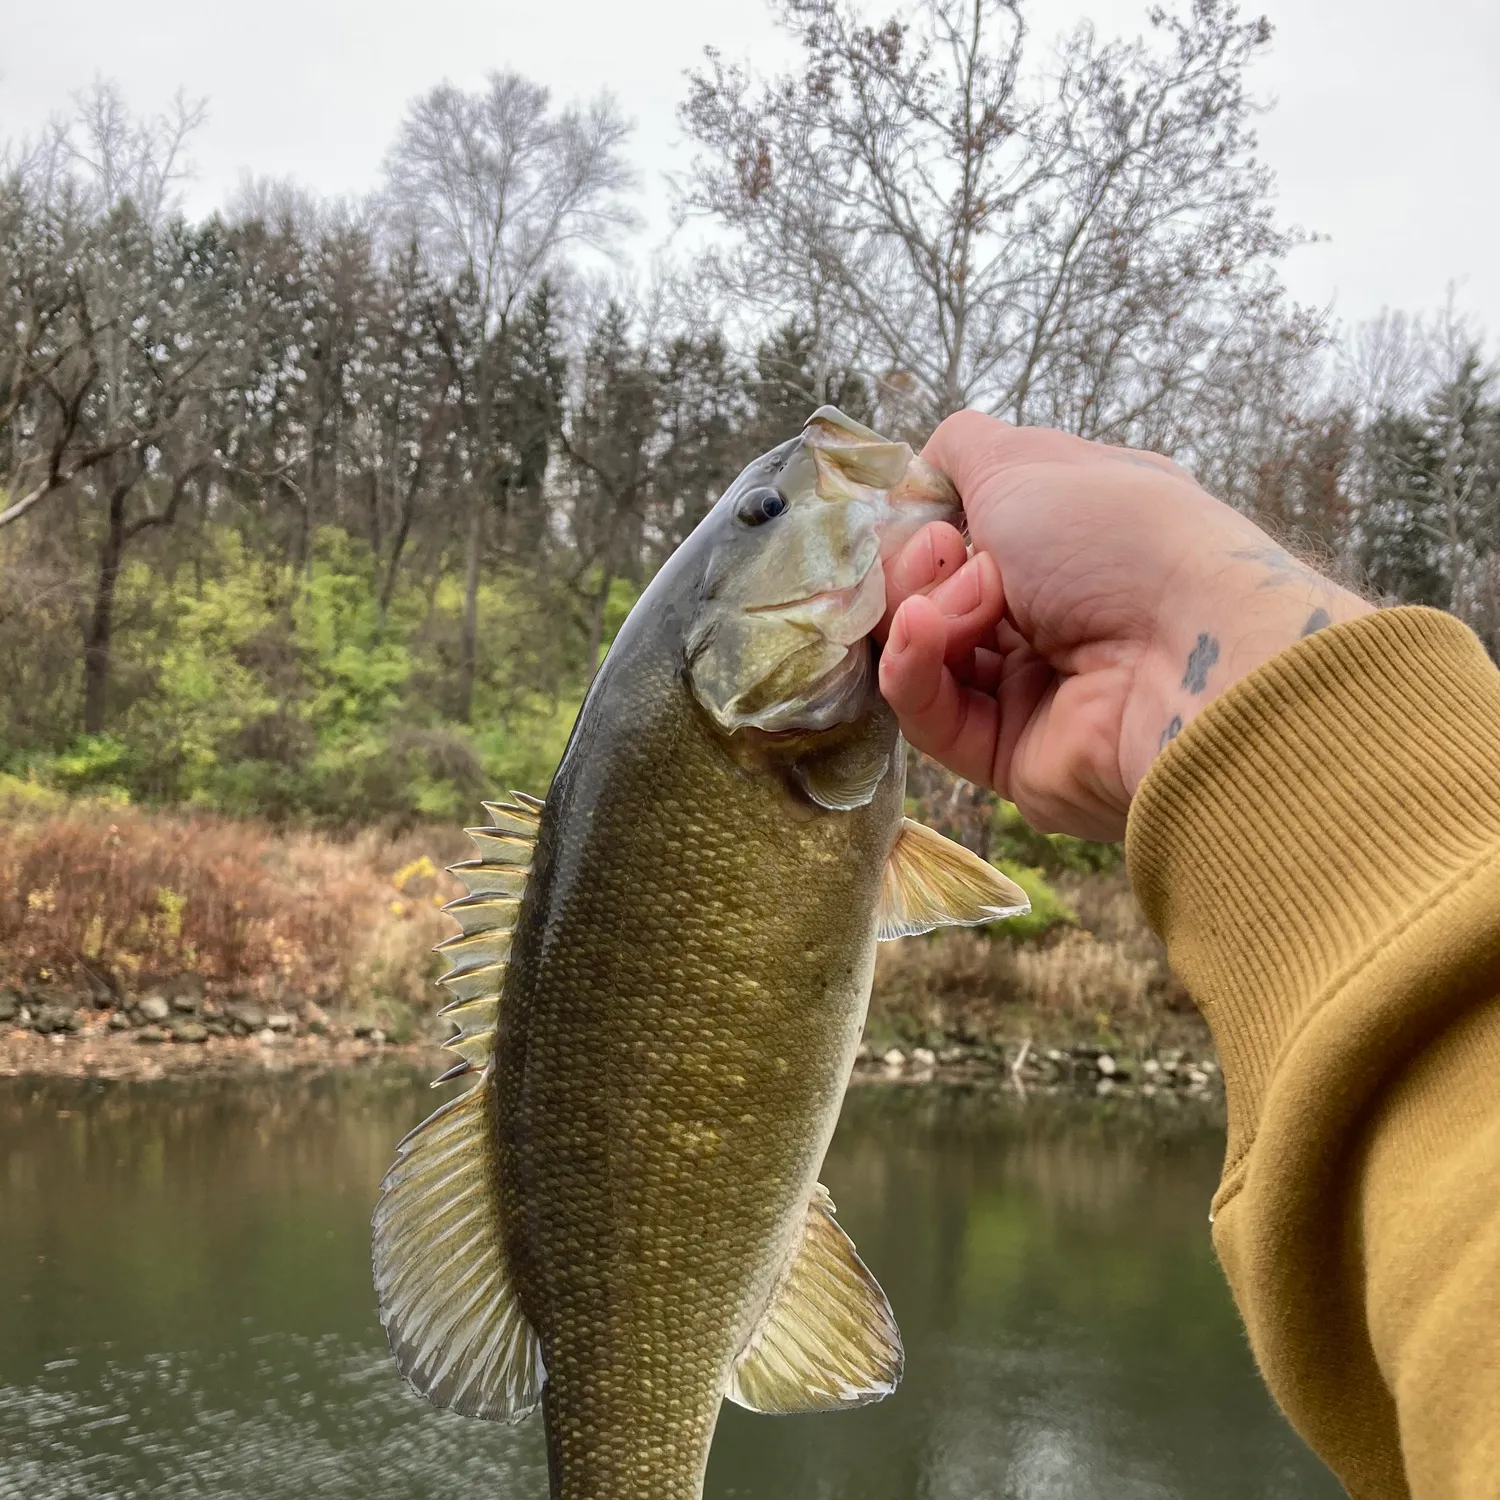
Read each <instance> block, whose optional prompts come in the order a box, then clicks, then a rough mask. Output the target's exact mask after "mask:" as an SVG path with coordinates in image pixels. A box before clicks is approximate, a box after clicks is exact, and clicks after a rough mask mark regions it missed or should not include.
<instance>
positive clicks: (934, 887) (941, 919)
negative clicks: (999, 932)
mask: <svg viewBox="0 0 1500 1500" xmlns="http://www.w3.org/2000/svg"><path fill="white" fill-rule="evenodd" d="M1030 910H1031V901H1030V899H1029V898H1028V897H1027V895H1026V892H1025V891H1023V890H1022V889H1021V887H1020V886H1018V885H1017V884H1016V883H1015V881H1013V880H1011V879H1010V878H1009V876H1006V875H1002V874H1001V873H1000V871H999V870H997V869H996V868H995V867H994V866H993V865H991V864H988V863H986V862H985V861H984V860H982V859H980V857H979V856H978V855H977V854H975V853H974V852H973V851H972V850H970V849H965V848H964V846H963V845H962V844H955V843H954V842H953V840H952V839H945V838H944V837H943V836H942V834H940V833H937V832H935V831H934V830H933V829H931V828H927V827H924V826H923V825H922V824H921V823H914V822H912V820H911V819H910V818H907V819H906V820H905V821H904V822H903V823H902V825H901V831H900V833H899V834H897V836H896V843H895V846H894V847H893V848H892V850H891V852H890V856H889V858H887V860H886V862H885V874H884V876H883V877H882V879H881V883H880V925H879V927H878V929H877V931H876V936H877V937H878V938H879V939H880V940H881V941H882V942H886V941H888V940H889V939H891V938H902V937H911V936H913V935H914V934H916V933H919V932H931V931H932V929H933V928H934V927H950V926H956V927H974V926H977V925H978V924H980V923H981V922H994V921H998V920H999V919H1000V918H1001V917H1018V916H1020V915H1021V914H1022V913H1023V912H1028V911H1030Z"/></svg>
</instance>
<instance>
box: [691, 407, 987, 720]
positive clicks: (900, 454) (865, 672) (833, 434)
mask: <svg viewBox="0 0 1500 1500" xmlns="http://www.w3.org/2000/svg"><path fill="white" fill-rule="evenodd" d="M959 513H960V508H959V502H958V496H957V494H956V493H955V491H954V489H953V486H952V485H951V484H950V483H949V481H948V480H947V479H946V478H945V477H944V476H943V475H942V474H940V473H939V472H938V471H937V470H936V469H935V468H933V467H932V465H931V464H929V463H927V462H926V461H925V460H923V459H921V458H919V457H918V456H917V455H916V454H915V453H913V451H912V449H911V446H910V445H909V444H907V443H902V442H892V441H891V440H889V439H888V438H883V437H881V436H880V434H879V433H877V432H872V431H871V430H870V429H869V428H868V427H865V426H863V425H862V424H861V423H859V422H856V421H854V420H853V419H852V418H850V417H846V416H845V415H844V414H843V412H841V411H839V410H838V409H837V408H835V407H832V406H823V407H820V408H819V409H818V410H817V411H815V412H814V413H813V415H812V416H811V417H810V418H809V419H808V422H807V425H806V426H805V427H804V428H803V430H802V434H801V436H800V437H797V438H794V439H793V440H792V441H791V442H789V443H784V444H782V445H781V447H779V448H775V449H773V450H772V451H771V452H770V453H767V454H765V455H763V456H762V457H761V458H758V459H757V460H756V461H755V462H754V463H752V464H751V465H750V466H749V467H748V468H747V469H746V470H745V472H744V473H743V474H741V475H740V477H739V478H738V479H737V480H736V481H735V482H734V484H733V485H731V486H730V488H729V490H728V491H727V492H726V493H725V495H724V497H723V499H721V500H720V501H719V503H718V505H717V506H715V508H714V514H713V516H712V517H711V518H710V521H709V523H708V524H711V525H713V526H714V527H715V528H716V533H715V541H714V546H713V550H712V554H711V557H710V559H709V563H708V566H707V570H706V572H705V575H704V584H703V589H702V592H701V594H700V597H699V601H698V605H697V608H696V611H695V613H694V615H693V618H692V620H691V622H690V625H689V628H688V633H687V674H688V681H689V683H690V685H691V688H692V691H693V694H694V696H695V697H696V698H697V700H698V702H699V703H700V704H701V705H702V707H703V708H704V709H705V710H706V711H707V713H708V714H709V716H710V717H711V718H712V719H713V720H714V722H715V723H716V724H717V725H718V726H719V728H720V729H721V730H723V732H724V733H725V734H733V733H735V732H736V731H737V730H740V729H746V728H754V729H760V730H766V731H770V732H785V731H790V730H796V731H802V732H816V731H819V730H825V729H829V728H832V727H833V726H834V725H837V724H845V723H849V722H851V721H853V720H854V719H856V718H858V717H859V715H860V714H861V713H862V712H863V710H864V708H865V706H866V704H867V703H868V701H869V697H870V694H871V693H872V692H873V691H874V683H873V672H872V669H871V668H872V664H871V652H870V645H869V641H868V637H869V634H870V632H871V631H872V630H873V629H874V628H875V626H876V625H877V624H878V623H879V622H880V618H881V616H882V615H883V614H884V613H885V573H884V570H883V568H882V567H881V562H882V559H883V558H885V557H888V556H890V555H891V554H892V553H893V552H895V551H896V550H898V549H899V548H900V547H901V546H902V544H903V543H904V542H906V541H907V540H908V539H909V538H910V537H911V536H912V535H913V534H914V533H915V532H917V531H918V530H919V529H920V528H921V527H922V526H924V525H926V524H927V523H928V522H929V521H938V520H955V519H957V517H958V515H959Z"/></svg>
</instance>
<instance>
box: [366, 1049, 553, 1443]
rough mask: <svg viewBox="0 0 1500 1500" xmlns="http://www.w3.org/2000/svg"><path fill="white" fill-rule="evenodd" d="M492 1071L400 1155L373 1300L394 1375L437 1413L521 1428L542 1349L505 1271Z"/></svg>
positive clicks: (389, 1189) (379, 1226)
mask: <svg viewBox="0 0 1500 1500" xmlns="http://www.w3.org/2000/svg"><path fill="white" fill-rule="evenodd" d="M493 1086H494V1085H493V1075H492V1071H491V1070H490V1069H489V1068H486V1069H485V1071H484V1073H483V1075H482V1077H481V1078H480V1081H479V1083H478V1084H477V1085H476V1086H475V1087H473V1088H471V1089H469V1090H468V1091H467V1092H466V1093H463V1094H460V1095H459V1096H458V1097H457V1098H456V1099H450V1100H449V1101H448V1102H447V1103H446V1104H445V1105H443V1107H442V1108H441V1109H439V1110H438V1111H437V1112H436V1113H435V1114H433V1115H432V1116H430V1117H429V1118H428V1119H427V1120H426V1121H425V1122H424V1123H423V1124H421V1125H419V1126H417V1128H416V1129H415V1130H414V1131H412V1133H411V1134H410V1135H409V1136H407V1137H406V1139H405V1140H404V1141H402V1142H401V1144H400V1145H399V1146H398V1147H397V1148H396V1160H395V1164H394V1165H393V1166H392V1167H391V1169H390V1171H389V1172H387V1173H386V1176H385V1181H384V1182H382V1183H381V1185H380V1201H379V1202H378V1203H377V1204H376V1205H375V1218H374V1224H373V1229H374V1259H375V1295H376V1299H377V1301H378V1303H379V1307H380V1322H381V1326H382V1327H383V1328H384V1329H385V1332H386V1338H387V1339H388V1340H389V1341H390V1346H391V1352H392V1354H394V1355H395V1357H396V1365H397V1367H398V1368H399V1369H400V1371H401V1373H402V1375H404V1376H405V1377H406V1379H407V1381H408V1382H409V1383H410V1384H411V1386H412V1387H413V1388H414V1389H415V1390H416V1391H418V1392H419V1393H420V1394H421V1395H423V1396H425V1397H426V1398H427V1399H428V1400H429V1401H431V1402H432V1403H433V1404H434V1405H435V1406H445V1407H448V1408H449V1409H450V1410H452V1411H456V1412H459V1413H461V1414H462V1415H463V1416H466V1417H488V1418H490V1419H491V1420H494V1421H503V1422H519V1421H520V1420H521V1418H523V1417H524V1416H526V1415H527V1414H528V1413H529V1412H531V1411H532V1410H533V1408H534V1407H535V1406H536V1404H537V1402H538V1401H539V1400H540V1399H541V1393H542V1385H543V1382H544V1381H545V1380H546V1370H545V1368H544V1366H543V1364H542V1353H541V1345H540V1343H539V1342H538V1341H537V1337H536V1333H535V1331H534V1330H533V1329H532V1327H531V1325H530V1323H528V1322H527V1320H526V1316H525V1314H524V1313H523V1312H522V1311H521V1307H520V1303H519V1302H518V1301H517V1298H516V1293H515V1288H514V1286H513V1285H512V1283H511V1278H510V1272H509V1269H508V1267H507V1266H506V1264H505V1254H504V1250H503V1248H502V1244H503V1240H502V1236H501V1228H500V1212H499V1204H498V1192H497V1188H496V1185H495V1171H494V1163H493V1162H492V1160H491V1153H492V1151H493V1149H494V1147H493V1144H492V1132H491V1131H490V1129H489V1108H488V1105H489V1091H490V1089H491V1088H492V1087H493Z"/></svg>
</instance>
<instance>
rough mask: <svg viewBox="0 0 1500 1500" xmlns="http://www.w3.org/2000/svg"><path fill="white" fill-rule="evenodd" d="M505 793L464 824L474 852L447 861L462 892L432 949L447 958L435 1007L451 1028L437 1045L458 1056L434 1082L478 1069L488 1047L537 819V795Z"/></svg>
mask: <svg viewBox="0 0 1500 1500" xmlns="http://www.w3.org/2000/svg"><path fill="white" fill-rule="evenodd" d="M510 795H511V798H512V800H511V801H509V802H486V803H485V804H484V810H485V811H486V812H487V813H488V814H489V815H490V821H489V824H488V826H486V827H484V828H470V829H466V830H465V831H466V832H467V833H468V835H469V837H470V838H471V839H472V840H473V841H474V846H475V848H476V849H477V850H478V851H479V858H478V859H471V860H468V861H466V862H465V863H464V864H461V865H452V866H450V867H449V868H450V871H451V873H452V874H454V875H457V876H458V878H459V879H460V880H461V881H463V883H464V887H465V889H466V890H467V891H468V895H466V896H461V897H460V898H459V899H458V900H457V901H450V902H449V903H448V904H447V905H446V906H445V907H444V908H443V910H444V911H445V912H447V913H449V915H450V916H452V917H453V919H454V920H455V921H456V922H457V923H458V925H459V929H460V930H459V932H458V933H457V934H456V935H455V936H453V937H451V938H448V939H446V940H445V941H444V942H441V943H439V944H438V945H437V949H436V951H437V952H438V953H441V954H443V956H444V957H445V958H447V960H448V962H449V963H450V964H451V965H452V967H451V968H450V969H449V970H448V972H447V973H446V974H444V975H443V977H442V978H441V979H440V980H439V981H438V983H439V984H441V985H443V986H444V987H445V988H446V989H447V991H448V993H449V994H450V995H452V996H453V999H452V1001H451V1002H450V1003H449V1004H448V1005H445V1006H444V1007H443V1009H442V1010H441V1011H439V1012H438V1014H439V1015H442V1016H447V1017H448V1019H449V1020H450V1021H452V1022H453V1024H454V1025H455V1026H457V1027H458V1030H457V1031H456V1032H455V1033H454V1034H453V1035H452V1036H451V1037H449V1038H448V1040H447V1041H446V1042H444V1043H443V1045H444V1046H445V1047H446V1048H447V1049H448V1050H449V1051H450V1052H456V1053H457V1054H458V1055H459V1057H460V1058H461V1059H462V1061H461V1062H460V1063H459V1064H458V1065H457V1066H456V1067H453V1068H450V1069H449V1070H448V1071H447V1072H446V1073H444V1074H443V1075H442V1077H441V1078H439V1079H438V1080H437V1082H438V1083H446V1082H448V1080H449V1079H450V1078H457V1077H459V1076H460V1075H461V1074H463V1073H466V1072H469V1071H470V1070H472V1069H477V1068H482V1067H483V1066H484V1064H485V1061H486V1059H487V1058H488V1057H489V1055H490V1054H491V1053H492V1052H493V1051H494V1049H495V1025H496V1020H497V1017H498V1015H499V1007H500V989H501V986H502V985H503V984H504V983H505V970H506V966H507V964H509V962H510V944H511V938H512V936H513V935H514V933H515V928H516V919H517V917H518V916H519V914H520V910H521V898H522V897H523V896H524V895H525V893H526V880H527V877H528V875H529V874H530V873H531V859H532V854H533V852H534V851H535V849H536V839H537V833H538V831H539V830H540V828H541V822H542V805H543V804H542V803H541V802H540V801H538V800H537V798H535V797H528V796H527V795H526V794H525V793H524V792H512V793H511V794H510Z"/></svg>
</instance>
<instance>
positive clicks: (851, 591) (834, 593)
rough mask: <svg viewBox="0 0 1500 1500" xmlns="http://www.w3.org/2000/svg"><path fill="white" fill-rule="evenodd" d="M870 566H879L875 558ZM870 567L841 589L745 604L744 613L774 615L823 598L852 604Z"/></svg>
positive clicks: (833, 601) (823, 590)
mask: <svg viewBox="0 0 1500 1500" xmlns="http://www.w3.org/2000/svg"><path fill="white" fill-rule="evenodd" d="M871 566H872V567H879V566H880V563H879V560H878V559H877V560H876V562H875V563H873V564H872V565H871ZM870 571H871V570H870V568H866V569H865V571H864V572H863V573H862V574H861V575H860V578H859V581H858V582H857V583H851V584H849V585H848V586H847V587H845V588H841V589H819V590H818V592H817V593H815V594H806V595H804V596H803V597H802V598H800V599H783V600H782V601H781V603H779V604H747V605H746V606H745V613H746V614H747V615H774V614H779V613H781V612H782V611H783V610H788V609H800V608H801V607H802V606H803V605H804V604H819V603H822V602H823V601H824V600H827V601H828V602H830V603H839V604H846V605H852V604H853V603H854V600H855V598H856V596H857V595H858V594H859V591H860V589H862V588H863V587H864V585H865V580H866V579H867V578H868V577H869V576H870Z"/></svg>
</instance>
